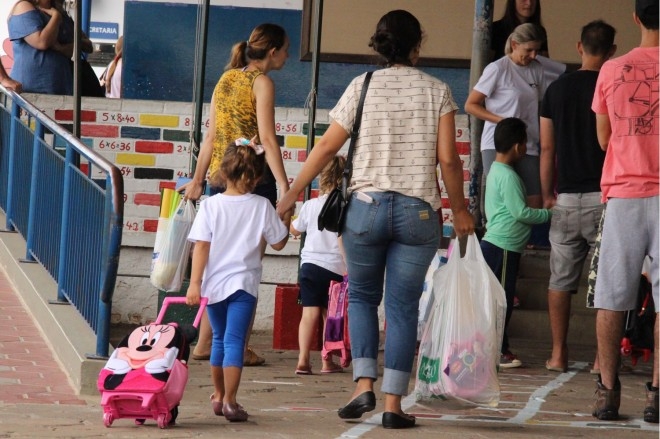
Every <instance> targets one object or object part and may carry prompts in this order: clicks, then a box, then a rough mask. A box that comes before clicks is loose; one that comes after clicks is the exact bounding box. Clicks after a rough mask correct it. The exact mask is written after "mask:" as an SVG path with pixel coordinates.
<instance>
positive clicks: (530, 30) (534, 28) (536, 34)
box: [504, 23, 547, 55]
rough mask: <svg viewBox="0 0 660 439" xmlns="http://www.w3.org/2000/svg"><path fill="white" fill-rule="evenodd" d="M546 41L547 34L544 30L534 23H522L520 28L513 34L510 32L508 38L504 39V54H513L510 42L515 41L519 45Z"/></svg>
mask: <svg viewBox="0 0 660 439" xmlns="http://www.w3.org/2000/svg"><path fill="white" fill-rule="evenodd" d="M546 39H547V34H546V33H545V29H543V28H542V27H541V26H539V25H537V24H534V23H523V24H521V25H520V26H517V27H516V28H515V29H514V30H513V32H511V35H509V38H507V39H506V44H505V45H504V53H505V54H506V55H509V54H511V52H513V48H512V47H511V41H515V42H516V43H519V44H524V43H529V42H532V41H533V42H538V43H543V42H545V40H546Z"/></svg>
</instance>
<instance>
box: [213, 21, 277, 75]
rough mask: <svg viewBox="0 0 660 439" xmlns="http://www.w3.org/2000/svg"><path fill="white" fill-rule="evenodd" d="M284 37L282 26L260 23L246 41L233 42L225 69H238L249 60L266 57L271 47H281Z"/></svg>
mask: <svg viewBox="0 0 660 439" xmlns="http://www.w3.org/2000/svg"><path fill="white" fill-rule="evenodd" d="M286 38H287V37H286V31H285V30H284V28H283V27H282V26H279V25H277V24H273V23H263V24H260V25H259V26H257V27H255V28H254V30H253V31H252V33H251V34H250V38H248V40H247V41H241V42H240V43H236V44H234V47H232V48H231V56H230V58H229V64H227V65H226V66H225V70H229V69H240V68H243V67H245V66H246V65H248V62H249V61H250V60H261V59H264V58H266V56H267V55H268V52H269V51H270V50H271V49H278V50H279V49H281V48H282V46H284V44H285V43H286Z"/></svg>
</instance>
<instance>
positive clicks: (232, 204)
mask: <svg viewBox="0 0 660 439" xmlns="http://www.w3.org/2000/svg"><path fill="white" fill-rule="evenodd" d="M264 163H265V159H264V149H263V147H262V146H261V145H255V144H254V143H253V141H248V140H245V139H239V140H237V141H236V142H235V143H231V144H230V145H229V146H228V147H227V149H226V151H225V155H224V157H223V159H222V164H221V165H220V169H219V170H218V172H216V173H214V174H213V175H212V176H211V178H210V180H211V183H212V184H213V185H215V186H224V187H226V188H227V190H226V191H225V192H223V193H221V194H217V195H214V196H212V197H209V198H207V199H206V200H204V201H202V202H201V204H200V208H199V213H198V214H197V216H196V217H195V222H194V223H193V226H192V229H191V231H190V235H189V236H188V239H189V240H190V241H193V242H194V243H195V247H194V250H193V259H192V271H191V275H190V286H189V287H188V292H187V294H186V299H187V300H186V303H187V304H188V305H196V304H199V302H200V298H201V297H202V296H204V297H207V298H208V299H209V300H208V307H207V314H208V318H209V322H210V323H211V328H212V329H213V342H212V345H211V378H212V381H213V386H214V388H215V390H214V392H213V394H212V395H211V405H212V407H213V412H214V413H215V414H216V415H218V416H224V417H225V418H226V419H227V420H229V421H232V422H245V421H247V418H248V413H247V412H246V411H245V409H244V408H243V407H242V406H241V405H240V404H238V403H237V402H236V394H237V392H238V386H239V383H240V380H241V372H242V370H243V351H244V347H245V337H246V336H247V332H248V328H249V326H250V320H251V318H252V314H253V312H254V308H255V307H256V304H257V295H258V292H259V283H260V282H261V271H262V263H261V252H262V248H263V243H264V241H265V242H266V243H268V244H270V246H271V247H272V248H273V249H275V250H281V249H282V248H284V245H285V244H286V242H287V240H288V239H289V230H288V226H289V222H290V219H291V213H290V212H288V213H287V214H285V215H283V216H284V218H285V222H284V223H283V222H282V221H281V220H280V218H279V217H278V215H277V213H276V212H275V209H274V208H273V206H272V205H271V204H270V201H268V200H267V199H266V198H264V197H261V196H259V195H255V194H252V193H251V192H252V191H253V190H254V187H255V185H256V184H257V182H258V181H259V179H260V178H261V175H262V173H263V169H264Z"/></svg>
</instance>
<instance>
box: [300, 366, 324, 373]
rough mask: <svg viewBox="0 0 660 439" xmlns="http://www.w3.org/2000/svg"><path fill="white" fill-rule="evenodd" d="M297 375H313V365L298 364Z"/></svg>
mask: <svg viewBox="0 0 660 439" xmlns="http://www.w3.org/2000/svg"><path fill="white" fill-rule="evenodd" d="M321 372H323V371H321ZM296 375H313V373H312V366H298V368H296Z"/></svg>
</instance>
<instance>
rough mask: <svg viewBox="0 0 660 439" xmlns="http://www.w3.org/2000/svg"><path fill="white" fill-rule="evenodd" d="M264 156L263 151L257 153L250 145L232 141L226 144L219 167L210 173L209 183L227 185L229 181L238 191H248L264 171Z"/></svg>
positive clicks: (254, 185) (219, 185)
mask: <svg viewBox="0 0 660 439" xmlns="http://www.w3.org/2000/svg"><path fill="white" fill-rule="evenodd" d="M265 156H266V154H265V153H264V154H259V155H257V153H256V151H255V150H254V148H252V147H251V146H245V145H239V146H237V145H236V142H234V141H232V142H231V143H230V144H229V145H227V148H226V149H225V153H224V155H223V156H222V163H220V168H218V170H217V171H216V172H214V173H213V175H211V178H209V183H210V184H211V186H215V187H227V182H231V183H232V184H233V185H234V186H236V188H237V189H238V190H239V191H241V192H244V193H250V192H252V191H253V190H254V188H255V187H256V186H257V183H258V182H259V179H261V176H262V175H263V173H264V166H265V164H266V158H265Z"/></svg>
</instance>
